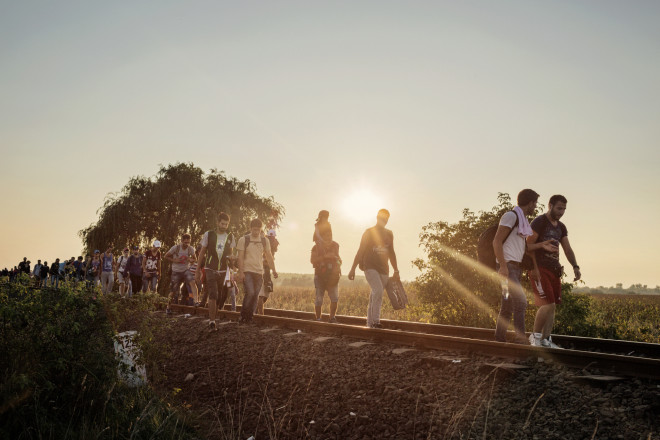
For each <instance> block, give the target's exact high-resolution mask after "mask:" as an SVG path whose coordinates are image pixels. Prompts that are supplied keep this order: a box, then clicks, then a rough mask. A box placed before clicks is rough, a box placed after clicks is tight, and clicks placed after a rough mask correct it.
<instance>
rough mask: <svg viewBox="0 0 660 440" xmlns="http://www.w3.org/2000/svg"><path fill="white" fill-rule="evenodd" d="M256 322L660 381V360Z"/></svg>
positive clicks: (304, 322) (197, 311)
mask: <svg viewBox="0 0 660 440" xmlns="http://www.w3.org/2000/svg"><path fill="white" fill-rule="evenodd" d="M170 307H171V308H172V310H174V311H178V312H181V313H188V314H190V315H200V316H208V309H206V308H199V307H192V306H182V305H174V304H173V305H171V306H170ZM218 315H219V316H221V317H225V318H228V319H230V320H237V319H238V318H239V316H240V313H239V312H232V311H228V310H219V311H218ZM254 320H255V321H256V322H259V323H263V324H266V325H273V326H278V327H282V328H288V329H291V330H301V331H303V330H304V331H312V332H319V333H329V334H332V335H338V336H348V337H353V338H360V339H370V340H375V341H378V342H389V343H396V344H400V345H406V346H411V347H415V348H420V349H432V350H460V351H468V352H471V353H479V354H483V355H488V356H495V357H504V358H513V359H519V360H527V359H530V358H532V359H538V358H542V359H544V360H547V361H551V362H557V363H560V364H562V365H566V366H568V367H572V368H581V369H586V368H589V369H598V370H600V371H601V372H603V373H608V374H615V375H623V376H634V377H644V378H650V379H656V380H657V379H660V359H649V358H642V357H634V356H623V355H618V354H608V353H596V352H590V351H580V350H571V349H561V348H560V349H555V348H546V347H533V346H531V345H520V344H511V343H501V342H494V341H486V340H482V339H470V338H465V337H459V336H447V335H437V334H429V333H416V332H411V331H405V330H392V329H385V328H384V329H373V328H368V327H365V326H363V325H351V324H346V323H338V324H330V323H327V322H319V321H315V320H309V319H296V318H285V317H281V316H273V315H255V316H254Z"/></svg>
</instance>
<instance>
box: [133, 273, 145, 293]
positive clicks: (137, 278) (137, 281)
mask: <svg viewBox="0 0 660 440" xmlns="http://www.w3.org/2000/svg"><path fill="white" fill-rule="evenodd" d="M131 286H132V289H131V291H132V292H133V293H138V292H139V291H140V290H142V275H135V274H131Z"/></svg>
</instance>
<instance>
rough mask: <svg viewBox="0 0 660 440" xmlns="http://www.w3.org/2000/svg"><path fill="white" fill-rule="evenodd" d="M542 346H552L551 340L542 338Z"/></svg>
mask: <svg viewBox="0 0 660 440" xmlns="http://www.w3.org/2000/svg"><path fill="white" fill-rule="evenodd" d="M541 347H547V348H550V341H548V340H547V339H541Z"/></svg>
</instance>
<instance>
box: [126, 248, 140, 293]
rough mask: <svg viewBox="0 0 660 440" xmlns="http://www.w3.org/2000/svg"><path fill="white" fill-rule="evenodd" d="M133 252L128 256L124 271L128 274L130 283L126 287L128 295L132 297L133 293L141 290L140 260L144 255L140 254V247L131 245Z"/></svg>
mask: <svg viewBox="0 0 660 440" xmlns="http://www.w3.org/2000/svg"><path fill="white" fill-rule="evenodd" d="M132 250H133V253H132V254H131V255H130V256H129V257H128V262H127V263H126V273H127V274H128V277H129V281H130V283H131V285H130V288H128V289H127V292H128V297H129V298H130V297H132V296H133V294H134V293H139V292H140V290H142V274H143V270H142V260H143V259H144V257H143V256H142V255H140V248H139V247H138V246H133V249H132Z"/></svg>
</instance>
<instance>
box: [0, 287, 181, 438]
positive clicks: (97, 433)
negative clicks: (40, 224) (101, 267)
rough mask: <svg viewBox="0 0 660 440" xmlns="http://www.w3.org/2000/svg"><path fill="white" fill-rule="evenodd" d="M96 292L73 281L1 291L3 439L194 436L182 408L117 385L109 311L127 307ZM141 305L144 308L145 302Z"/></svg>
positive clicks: (148, 392)
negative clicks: (184, 423)
mask: <svg viewBox="0 0 660 440" xmlns="http://www.w3.org/2000/svg"><path fill="white" fill-rule="evenodd" d="M97 295H98V291H96V290H87V289H85V288H83V286H82V285H78V286H75V285H72V284H69V283H65V284H64V287H63V288H61V289H42V290H39V289H31V288H29V287H28V286H26V285H24V284H21V283H16V284H11V285H8V284H5V285H3V286H2V287H1V288H0V319H1V322H2V327H1V328H0V351H1V352H2V353H3V355H2V356H1V357H0V368H1V370H0V371H2V372H3V376H2V382H1V383H0V437H2V438H26V439H31V438H40V439H41V438H52V439H61V438H129V437H132V438H152V437H153V436H156V435H158V436H159V438H182V437H186V436H187V432H188V430H187V428H185V426H182V424H181V420H180V417H179V416H178V415H177V413H176V412H175V411H174V410H173V409H172V408H170V407H168V405H167V404H166V403H165V402H162V401H161V400H160V399H159V398H158V397H156V396H155V395H154V393H153V392H152V391H151V390H150V388H148V387H145V388H142V389H130V388H127V387H126V386H125V385H123V384H122V383H119V382H117V365H118V363H117V360H116V359H115V355H114V348H113V342H114V341H113V337H114V329H113V322H112V321H111V320H110V319H109V316H113V313H114V314H115V316H117V315H116V312H117V311H119V310H121V307H115V308H114V309H113V304H117V301H115V299H113V298H112V297H111V296H108V297H98V296H97ZM97 298H98V299H97ZM134 305H135V306H136V309H137V310H139V309H140V307H144V301H143V303H142V304H140V301H136V302H135V303H134ZM122 307H123V306H122ZM107 309H109V310H111V313H110V314H108V313H106V310H107ZM113 310H114V312H113ZM124 311H126V310H124ZM126 315H127V316H129V315H130V313H129V314H126ZM145 347H149V344H145Z"/></svg>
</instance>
